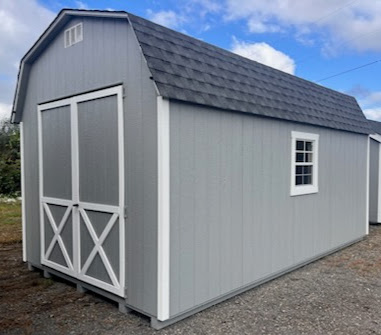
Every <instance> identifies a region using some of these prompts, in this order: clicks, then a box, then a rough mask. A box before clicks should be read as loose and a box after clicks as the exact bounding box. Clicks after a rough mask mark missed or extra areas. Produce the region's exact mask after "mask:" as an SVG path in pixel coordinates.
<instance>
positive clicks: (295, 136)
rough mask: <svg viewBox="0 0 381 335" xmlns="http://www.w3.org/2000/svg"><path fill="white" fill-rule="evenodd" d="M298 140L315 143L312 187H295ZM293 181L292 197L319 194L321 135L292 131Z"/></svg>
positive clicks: (291, 185) (291, 183)
mask: <svg viewBox="0 0 381 335" xmlns="http://www.w3.org/2000/svg"><path fill="white" fill-rule="evenodd" d="M296 140H307V141H313V142H314V149H313V156H312V166H313V173H312V185H298V186H297V185H295V167H296V162H295V158H296V146H295V142H296ZM290 175H291V181H290V196H297V195H304V194H313V193H318V192H319V134H311V133H302V132H298V131H291V173H290Z"/></svg>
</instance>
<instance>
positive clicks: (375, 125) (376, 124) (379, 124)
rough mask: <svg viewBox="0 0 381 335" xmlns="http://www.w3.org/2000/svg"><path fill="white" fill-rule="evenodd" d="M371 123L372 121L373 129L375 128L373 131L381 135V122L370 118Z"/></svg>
mask: <svg viewBox="0 0 381 335" xmlns="http://www.w3.org/2000/svg"><path fill="white" fill-rule="evenodd" d="M369 123H370V126H371V128H372V130H373V131H372V133H376V134H379V135H381V122H379V121H373V120H369Z"/></svg>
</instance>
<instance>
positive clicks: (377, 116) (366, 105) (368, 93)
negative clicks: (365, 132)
mask: <svg viewBox="0 0 381 335" xmlns="http://www.w3.org/2000/svg"><path fill="white" fill-rule="evenodd" d="M345 93H347V94H349V95H353V96H355V97H356V99H357V101H358V102H359V104H360V106H361V108H362V110H363V112H364V114H365V116H366V117H367V118H368V119H371V120H377V121H381V107H380V106H381V91H372V90H370V89H369V88H366V87H364V86H362V85H355V86H353V87H352V88H351V89H350V90H348V91H346V92H345Z"/></svg>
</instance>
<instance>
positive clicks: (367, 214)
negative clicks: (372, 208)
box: [365, 137, 370, 235]
mask: <svg viewBox="0 0 381 335" xmlns="http://www.w3.org/2000/svg"><path fill="white" fill-rule="evenodd" d="M369 164H370V137H368V139H367V148H366V181H365V184H366V185H365V186H366V190H365V191H366V194H365V211H366V212H365V234H366V235H368V234H369Z"/></svg>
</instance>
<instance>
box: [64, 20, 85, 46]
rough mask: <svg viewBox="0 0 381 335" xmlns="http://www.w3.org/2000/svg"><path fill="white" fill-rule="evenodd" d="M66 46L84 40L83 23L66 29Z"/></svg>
mask: <svg viewBox="0 0 381 335" xmlns="http://www.w3.org/2000/svg"><path fill="white" fill-rule="evenodd" d="M64 37H65V48H68V47H70V46H72V45H73V44H76V43H78V42H81V41H82V40H83V29H82V23H78V24H77V25H75V26H73V27H71V28H69V29H66V30H65V34H64Z"/></svg>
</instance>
